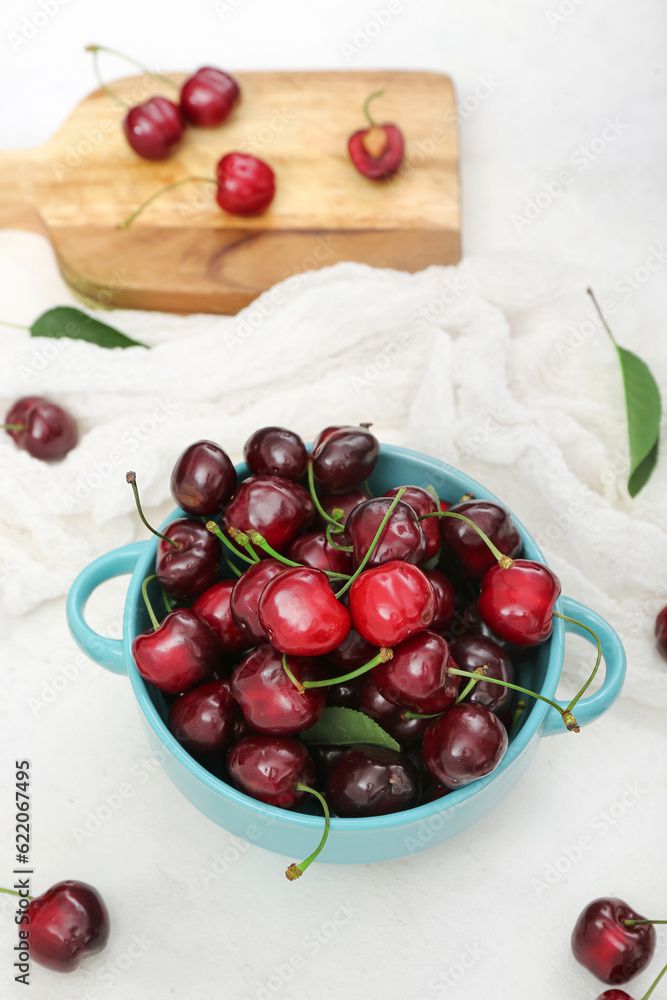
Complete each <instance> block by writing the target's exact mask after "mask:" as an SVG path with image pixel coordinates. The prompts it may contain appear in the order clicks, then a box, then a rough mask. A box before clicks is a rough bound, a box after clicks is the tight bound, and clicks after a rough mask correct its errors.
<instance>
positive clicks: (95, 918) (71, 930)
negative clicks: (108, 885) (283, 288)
mask: <svg viewBox="0 0 667 1000" xmlns="http://www.w3.org/2000/svg"><path fill="white" fill-rule="evenodd" d="M2 891H4V892H11V890H2ZM13 895H18V893H13ZM27 914H28V918H29V923H26V924H25V928H24V925H23V924H20V925H19V933H20V934H22V933H24V929H25V930H26V931H27V932H28V935H29V936H28V938H27V939H26V940H27V941H28V942H29V953H30V957H31V958H33V959H34V960H35V961H36V962H39V964H40V965H44V966H46V968H47V969H51V970H52V971H54V972H72V971H73V970H74V969H76V967H77V966H78V965H79V963H80V962H81V960H82V959H84V958H85V957H86V956H87V955H94V954H96V953H97V952H98V951H101V950H102V948H104V946H105V945H106V943H107V941H108V939H109V914H108V912H107V908H106V906H105V905H104V900H103V899H102V897H101V896H100V894H99V892H98V891H97V889H94V888H93V887H92V885H88V884H87V883H86V882H79V881H77V880H76V879H67V880H66V881H64V882H56V884H55V885H52V886H51V888H50V889H47V890H46V892H44V893H42V895H41V896H35V897H34V899H32V901H31V902H30V904H29V906H28V909H27ZM21 943H23V939H21Z"/></svg>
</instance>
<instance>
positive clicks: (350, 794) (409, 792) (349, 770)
mask: <svg viewBox="0 0 667 1000" xmlns="http://www.w3.org/2000/svg"><path fill="white" fill-rule="evenodd" d="M326 794H327V801H328V802H329V805H330V806H331V808H332V809H334V810H335V811H336V812H337V813H338V815H339V816H383V815H386V814H387V813H394V812H400V810H402V809H411V808H412V806H416V805H417V802H418V801H419V774H418V771H417V768H416V767H415V765H414V764H413V763H412V761H411V760H410V758H409V757H407V756H406V755H405V754H402V753H398V752H397V751H396V750H389V749H388V748H387V747H375V746H366V745H364V746H353V747H350V749H349V750H346V751H345V753H343V754H341V755H340V756H339V757H338V758H337V759H336V760H334V761H333V763H332V764H331V766H330V768H329V773H328V775H327V784H326Z"/></svg>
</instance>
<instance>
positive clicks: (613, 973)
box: [571, 897, 656, 986]
mask: <svg viewBox="0 0 667 1000" xmlns="http://www.w3.org/2000/svg"><path fill="white" fill-rule="evenodd" d="M641 919H642V917H641V916H640V914H639V913H635V911H634V910H633V909H631V907H630V906H628V904H627V903H625V902H623V900H622V899H617V898H615V897H608V898H606V897H602V898H600V899H595V900H593V902H592V903H589V904H588V906H587V907H586V908H585V909H584V910H583V911H582V913H581V914H580V915H579V918H578V920H577V922H576V924H575V925H574V930H573V931H572V941H571V945H572V954H573V955H574V957H575V958H576V960H577V961H578V962H581V964H582V965H583V966H585V967H586V968H587V969H588V971H589V972H592V973H593V975H594V976H597V978H598V979H600V980H602V982H603V983H608V984H609V985H610V986H622V985H623V984H624V983H627V982H628V981H629V980H630V979H632V978H633V977H634V976H638V975H639V973H640V972H641V971H642V969H644V968H646V966H647V965H648V963H649V962H650V961H651V959H652V957H653V953H654V951H655V941H656V934H655V927H654V926H653V924H635V926H634V927H626V926H625V924H624V923H623V921H624V920H641Z"/></svg>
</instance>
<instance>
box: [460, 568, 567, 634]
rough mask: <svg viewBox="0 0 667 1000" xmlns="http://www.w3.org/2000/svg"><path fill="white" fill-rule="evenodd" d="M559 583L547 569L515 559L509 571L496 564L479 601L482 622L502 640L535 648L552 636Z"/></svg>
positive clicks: (484, 580)
mask: <svg viewBox="0 0 667 1000" xmlns="http://www.w3.org/2000/svg"><path fill="white" fill-rule="evenodd" d="M559 594H560V581H559V580H558V577H557V576H556V575H555V573H552V571H551V570H550V569H549V567H548V566H543V565H542V564H541V563H537V562H533V561H532V560H531V559H515V560H514V563H513V565H512V566H509V567H507V568H505V567H503V566H500V565H499V564H498V563H496V565H495V566H492V567H491V569H489V570H487V571H486V573H485V574H484V576H483V578H482V583H481V590H480V595H479V598H478V601H477V604H478V607H479V613H480V615H481V617H482V620H483V621H484V622H485V623H486V624H487V625H488V626H489V628H490V629H492V630H493V631H494V632H495V633H496V634H497V635H499V636H500V638H501V639H506V640H507V641H508V642H513V643H515V644H516V645H517V646H536V645H538V644H539V643H541V642H544V641H545V640H546V639H548V638H549V636H550V635H551V630H552V628H553V618H552V615H553V608H554V604H555V603H556V601H557V599H558V596H559Z"/></svg>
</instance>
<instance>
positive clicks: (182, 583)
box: [155, 517, 222, 598]
mask: <svg viewBox="0 0 667 1000" xmlns="http://www.w3.org/2000/svg"><path fill="white" fill-rule="evenodd" d="M164 534H165V535H166V536H167V538H171V539H172V540H173V541H174V542H178V548H174V546H173V545H171V544H170V542H166V541H165V540H164V539H163V538H160V539H158V543H157V558H156V561H155V572H156V574H157V578H158V581H159V582H160V585H161V586H162V587H164V589H165V590H166V592H167V593H168V594H171V595H172V596H174V597H181V598H188V597H197V596H198V595H199V594H203V592H204V591H205V590H208V588H209V587H212V586H213V584H214V583H216V582H217V579H218V576H219V574H220V563H221V560H222V554H221V552H220V542H219V541H218V539H217V538H216V537H215V535H213V534H211V532H210V531H209V530H208V528H207V527H206V525H205V524H202V523H201V521H193V520H192V519H191V518H189V517H179V518H177V519H176V520H175V521H171V522H170V523H169V524H168V525H167V527H166V528H165V531H164Z"/></svg>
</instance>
